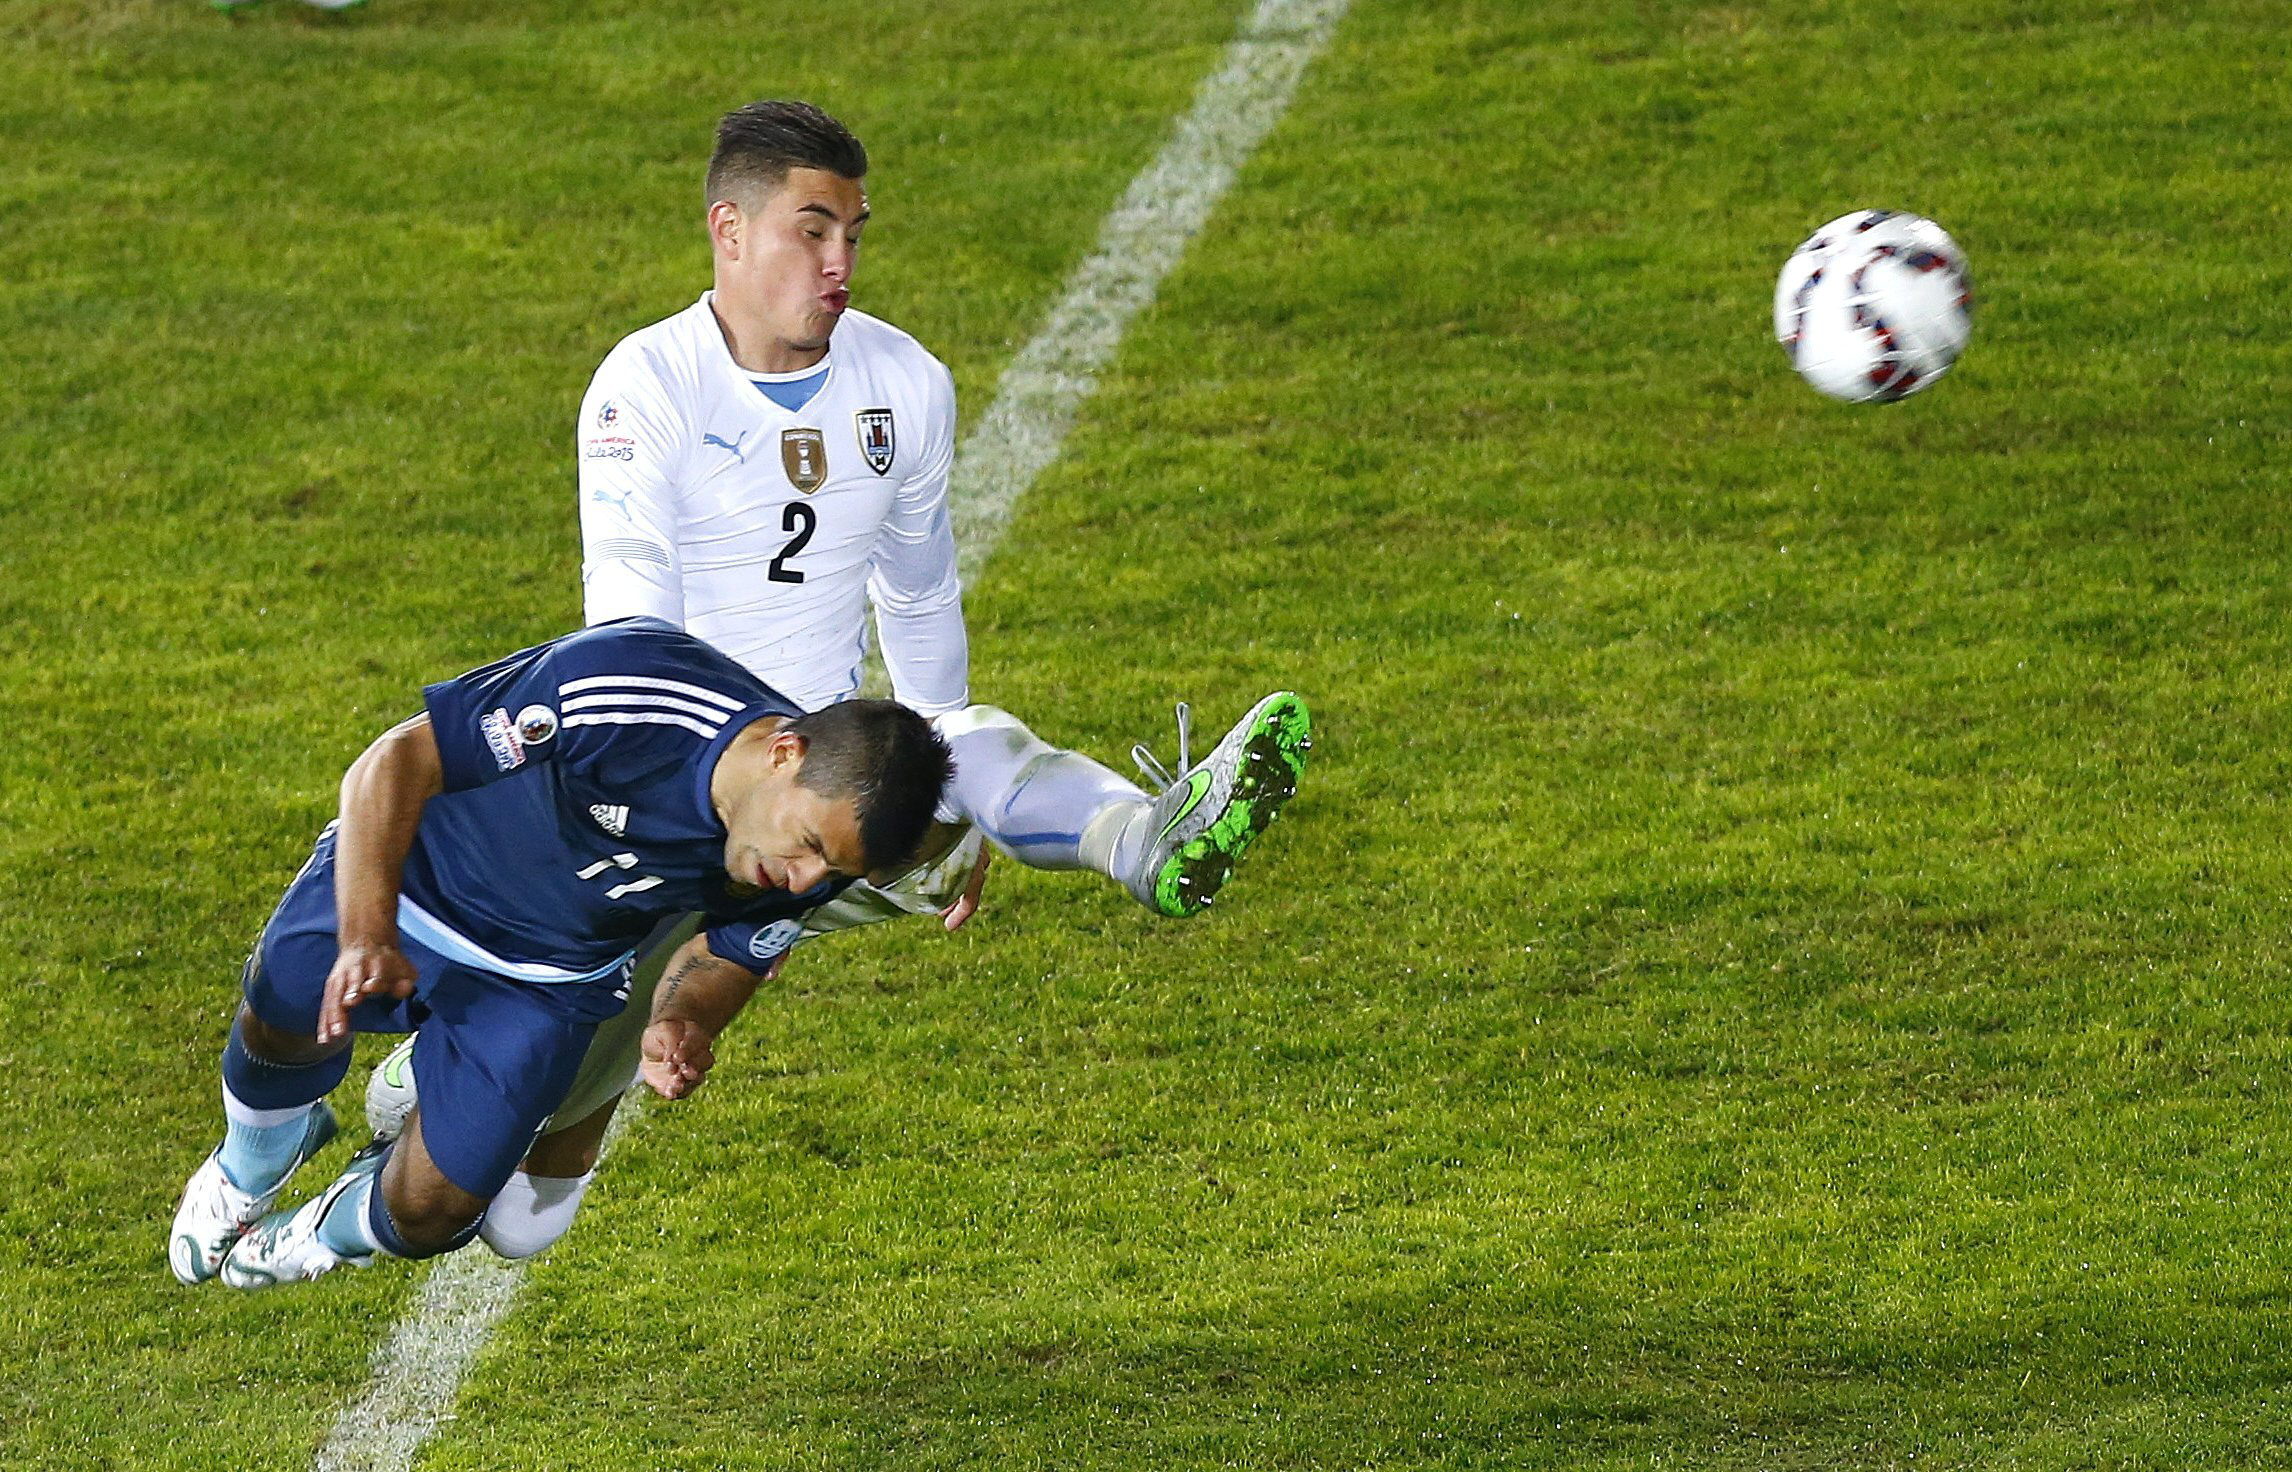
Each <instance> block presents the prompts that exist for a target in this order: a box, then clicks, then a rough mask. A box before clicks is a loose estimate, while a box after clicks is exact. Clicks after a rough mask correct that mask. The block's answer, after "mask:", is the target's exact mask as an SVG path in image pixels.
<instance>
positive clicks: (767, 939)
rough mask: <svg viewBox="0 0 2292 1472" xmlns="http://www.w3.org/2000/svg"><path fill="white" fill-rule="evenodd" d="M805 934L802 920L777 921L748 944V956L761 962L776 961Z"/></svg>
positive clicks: (757, 933)
mask: <svg viewBox="0 0 2292 1472" xmlns="http://www.w3.org/2000/svg"><path fill="white" fill-rule="evenodd" d="M803 934H804V922H803V921H801V920H775V921H773V922H772V923H771V924H770V925H767V926H765V927H764V928H763V929H762V930H759V931H757V932H756V934H755V935H754V936H753V937H752V938H751V939H750V940H749V942H748V954H749V955H751V956H754V957H755V958H756V959H757V960H759V961H774V960H778V959H779V958H780V957H781V956H784V955H786V954H787V953H788V952H789V951H790V950H791V949H793V948H794V946H795V944H796V942H797V941H798V940H799V939H801V938H802V936H803Z"/></svg>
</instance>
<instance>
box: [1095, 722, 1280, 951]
mask: <svg viewBox="0 0 2292 1472" xmlns="http://www.w3.org/2000/svg"><path fill="white" fill-rule="evenodd" d="M1188 716H1189V711H1188V709H1187V707H1186V706H1184V705H1183V704H1181V705H1180V706H1179V707H1178V767H1179V771H1178V774H1177V775H1176V776H1172V775H1171V773H1170V771H1169V769H1168V768H1166V767H1164V766H1163V765H1162V764H1161V763H1160V762H1159V761H1156V760H1155V759H1154V754H1153V753H1152V752H1150V751H1148V750H1147V749H1146V748H1145V746H1144V745H1142V744H1141V745H1138V746H1134V747H1132V748H1130V755H1131V756H1132V758H1134V759H1135V760H1136V761H1137V763H1138V768H1139V770H1140V771H1141V772H1143V773H1145V775H1146V776H1147V778H1148V779H1149V780H1151V781H1155V782H1158V783H1160V784H1161V785H1162V795H1161V796H1160V797H1157V798H1155V799H1154V801H1153V803H1152V804H1151V805H1150V806H1149V807H1148V808H1147V810H1146V813H1145V815H1144V816H1143V817H1142V818H1140V819H1139V820H1138V821H1140V822H1144V823H1146V824H1148V825H1149V827H1148V829H1147V832H1148V835H1149V836H1148V837H1147V839H1146V841H1145V843H1144V844H1143V845H1141V846H1140V849H1139V853H1138V858H1137V859H1136V861H1135V862H1134V863H1133V864H1132V865H1131V869H1130V875H1129V877H1128V878H1127V879H1126V880H1125V881H1124V883H1125V884H1126V885H1127V886H1128V888H1129V890H1130V893H1131V894H1132V895H1134V896H1136V898H1137V900H1138V903H1140V904H1142V905H1144V906H1145V907H1146V908H1147V909H1149V910H1152V911H1154V912H1155V913H1156V914H1159V915H1169V916H1172V917H1179V916H1185V915H1192V914H1196V913H1198V912H1200V911H1201V910H1203V909H1205V908H1207V907H1208V905H1209V903H1210V901H1211V900H1212V899H1213V898H1214V897H1215V896H1216V895H1217V892H1218V890H1219V889H1220V888H1221V887H1223V886H1224V884H1225V882H1226V880H1227V879H1229V878H1230V877H1232V875H1233V871H1234V863H1235V861H1236V860H1238V859H1240V858H1241V856H1242V852H1243V851H1244V850H1245V849H1247V848H1248V847H1249V846H1250V843H1251V842H1252V841H1253V840H1254V839H1256V837H1257V836H1258V835H1259V834H1260V833H1263V832H1264V831H1265V829H1266V827H1267V825H1268V824H1270V823H1272V822H1273V820H1274V818H1275V816H1276V815H1277V814H1279V813H1280V811H1281V805H1282V804H1283V803H1285V802H1287V801H1289V799H1290V798H1291V797H1292V796H1293V795H1295V794H1296V792H1297V779H1298V777H1299V776H1300V775H1302V774H1303V773H1304V771H1305V754H1306V753H1307V752H1309V751H1311V750H1312V749H1313V718H1312V716H1311V715H1310V714H1309V713H1308V712H1307V711H1306V709H1305V702H1304V701H1302V700H1300V699H1298V698H1297V697H1296V696H1295V695H1293V694H1291V693H1290V692H1289V691H1287V690H1276V691H1275V692H1274V693H1273V694H1271V695H1268V696H1267V697H1265V699H1263V700H1261V701H1259V702H1258V703H1257V704H1256V705H1254V706H1252V707H1250V712H1249V714H1248V715H1246V716H1243V717H1242V718H1241V720H1240V721H1238V722H1236V723H1235V725H1234V728H1233V729H1232V730H1231V731H1228V732H1226V734H1225V739H1224V740H1222V741H1220V742H1219V743H1218V744H1217V746H1216V747H1215V748H1214V749H1213V750H1212V751H1211V752H1210V754H1209V755H1208V756H1206V757H1203V758H1202V759H1201V761H1199V762H1196V763H1194V764H1192V765H1191V766H1189V765H1188V764H1187V763H1188V757H1189V753H1188V751H1187V750H1186V748H1187V744H1188V743H1187V737H1188V735H1189V722H1188Z"/></svg>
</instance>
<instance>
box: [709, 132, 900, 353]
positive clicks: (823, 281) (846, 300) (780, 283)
mask: <svg viewBox="0 0 2292 1472" xmlns="http://www.w3.org/2000/svg"><path fill="white" fill-rule="evenodd" d="M727 208H730V207H729V206H726V205H718V206H716V210H712V211H711V215H710V223H711V226H712V228H714V229H715V231H716V236H717V254H718V275H719V287H718V289H719V292H720V293H721V292H724V291H730V292H732V293H733V294H735V295H736V296H738V297H739V298H740V299H741V300H742V301H744V302H747V303H749V304H752V306H753V309H754V310H755V312H756V313H757V315H758V317H759V318H760V319H761V320H760V323H759V325H760V326H762V328H763V329H764V331H765V333H766V334H767V335H769V336H770V337H771V338H773V339H774V340H776V341H777V342H778V343H779V345H780V346H782V347H784V348H787V349H791V350H794V351H797V352H817V351H818V350H820V349H821V348H824V347H826V346H827V345H828V338H829V336H830V335H831V334H832V333H834V332H835V330H836V320H837V319H838V318H840V317H841V316H843V314H844V308H845V307H846V306H848V305H850V303H851V280H852V271H853V269H854V268H855V267H856V266H857V265H858V263H859V243H860V230H861V228H862V227H863V226H865V225H866V223H867V192H866V190H864V189H862V188H861V187H860V182H859V181H858V180H857V179H846V178H844V177H843V176H841V175H839V174H831V173H829V172H827V171H826V170H824V169H790V170H789V171H788V177H787V179H786V180H785V181H783V182H782V183H781V185H780V187H779V188H778V189H777V190H775V191H774V192H773V193H772V194H770V195H769V196H767V197H766V198H765V199H763V200H762V201H760V202H759V203H758V204H757V205H756V206H755V208H754V209H752V210H744V211H736V212H735V213H736V216H737V218H733V219H729V220H726V219H721V218H720V217H719V216H718V215H717V213H716V211H717V210H724V209H727Z"/></svg>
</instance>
